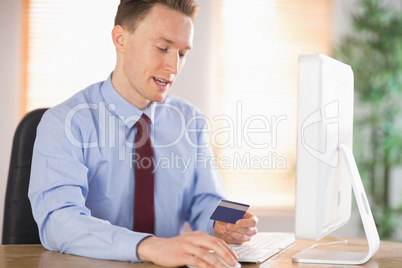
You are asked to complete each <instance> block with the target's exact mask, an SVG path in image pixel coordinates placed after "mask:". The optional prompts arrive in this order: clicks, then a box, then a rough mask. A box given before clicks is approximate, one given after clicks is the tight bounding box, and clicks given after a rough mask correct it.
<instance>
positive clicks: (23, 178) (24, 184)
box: [2, 108, 47, 244]
mask: <svg viewBox="0 0 402 268" xmlns="http://www.w3.org/2000/svg"><path fill="white" fill-rule="evenodd" d="M46 110H47V109H45V108H43V109H37V110H34V111H32V112H30V113H28V114H27V115H26V116H25V117H24V118H23V119H22V120H21V122H20V123H19V125H18V127H17V130H16V131H15V134H14V141H13V146H12V150H11V160H10V170H9V173H8V182H7V190H6V200H5V207H4V221H3V239H2V244H40V240H39V233H38V226H37V225H36V222H35V221H34V219H33V216H32V210H31V204H30V202H29V199H28V185H29V177H30V173H31V159H32V151H33V145H34V141H35V138H36V127H37V126H38V124H39V121H40V119H41V118H42V115H43V113H44V112H45V111H46Z"/></svg>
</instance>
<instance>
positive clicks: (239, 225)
mask: <svg viewBox="0 0 402 268" xmlns="http://www.w3.org/2000/svg"><path fill="white" fill-rule="evenodd" d="M257 223H258V218H257V217H256V216H254V215H253V214H251V213H248V212H246V214H244V217H243V218H242V219H240V220H238V221H237V222H236V224H232V223H227V222H222V221H216V222H215V227H214V231H215V234H216V235H217V236H218V237H219V238H221V239H223V240H224V241H226V242H227V243H229V244H237V245H241V244H243V243H244V242H247V241H249V240H250V239H251V237H252V236H253V235H255V234H256V233H257Z"/></svg>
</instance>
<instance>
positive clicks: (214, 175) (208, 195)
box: [188, 120, 227, 235]
mask: <svg viewBox="0 0 402 268" xmlns="http://www.w3.org/2000/svg"><path fill="white" fill-rule="evenodd" d="M201 122H202V120H201ZM197 128H199V132H198V135H197V153H196V155H195V163H196V169H195V171H196V172H195V180H194V181H195V185H194V189H195V190H194V196H193V201H192V206H191V213H190V218H189V220H188V222H189V224H190V226H191V228H192V229H193V230H200V231H203V232H205V233H207V234H210V235H215V232H214V221H213V220H211V219H210V217H211V215H212V213H213V212H214V210H215V208H216V206H217V205H218V204H219V202H220V201H221V200H222V199H227V194H226V191H225V188H224V185H223V181H222V177H221V175H220V172H219V169H218V166H217V165H216V161H215V160H216V159H215V156H214V153H213V151H212V148H211V144H210V142H209V139H208V135H207V134H206V131H205V127H204V126H203V125H199V126H198V127H197Z"/></svg>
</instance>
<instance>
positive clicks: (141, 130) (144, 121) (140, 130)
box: [135, 114, 151, 147]
mask: <svg viewBox="0 0 402 268" xmlns="http://www.w3.org/2000/svg"><path fill="white" fill-rule="evenodd" d="M150 125H151V119H149V117H148V116H147V115H146V114H142V116H141V117H140V119H138V121H137V123H135V127H136V128H137V135H136V137H135V146H136V147H142V146H143V145H144V144H145V143H146V142H147V140H148V139H149V127H150Z"/></svg>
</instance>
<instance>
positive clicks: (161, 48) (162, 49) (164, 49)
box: [158, 47, 167, 52]
mask: <svg viewBox="0 0 402 268" xmlns="http://www.w3.org/2000/svg"><path fill="white" fill-rule="evenodd" d="M158 50H160V51H162V52H166V51H167V48H163V47H158Z"/></svg>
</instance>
